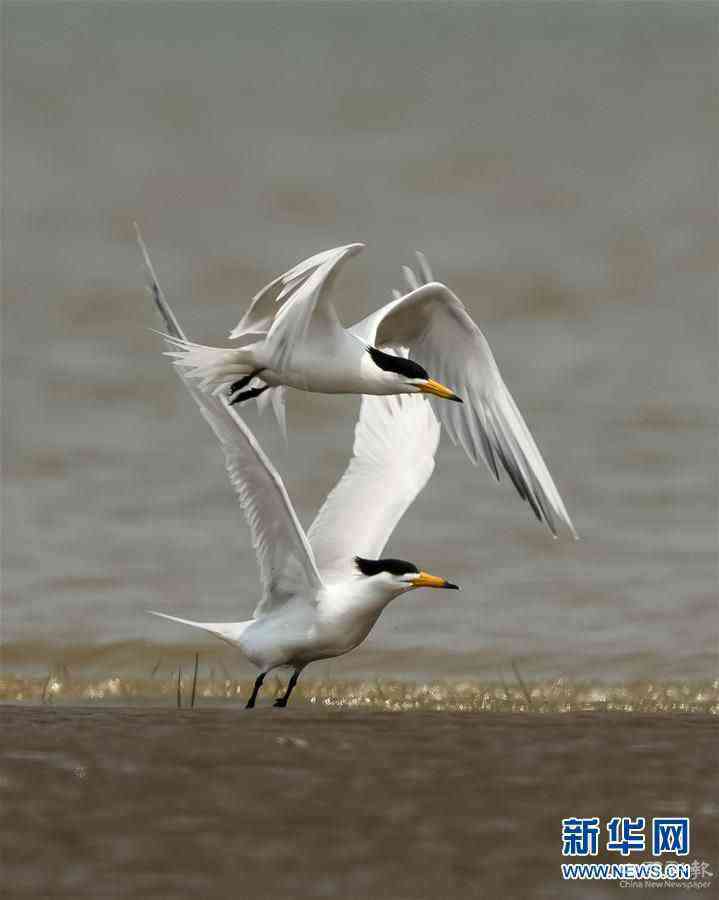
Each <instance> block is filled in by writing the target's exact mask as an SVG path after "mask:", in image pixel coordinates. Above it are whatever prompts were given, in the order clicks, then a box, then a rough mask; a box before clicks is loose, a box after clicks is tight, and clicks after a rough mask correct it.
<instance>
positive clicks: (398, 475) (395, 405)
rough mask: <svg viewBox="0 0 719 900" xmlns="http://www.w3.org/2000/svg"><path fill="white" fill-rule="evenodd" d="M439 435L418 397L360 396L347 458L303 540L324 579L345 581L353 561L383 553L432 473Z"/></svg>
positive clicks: (427, 408) (434, 420) (429, 411)
mask: <svg viewBox="0 0 719 900" xmlns="http://www.w3.org/2000/svg"><path fill="white" fill-rule="evenodd" d="M439 431H440V428H439V422H438V421H437V418H436V416H435V415H434V412H433V411H432V407H431V405H430V403H429V402H428V401H427V400H426V399H425V398H424V397H422V396H420V395H417V394H406V395H402V396H388V397H371V396H366V395H365V396H363V397H362V406H361V408H360V415H359V420H358V421H357V426H356V428H355V440H354V449H353V456H352V459H351V460H350V464H349V466H348V467H347V471H346V472H345V473H344V475H343V476H342V478H341V479H340V480H339V482H338V483H337V485H336V486H335V487H334V489H333V490H332V491H331V493H330V494H329V496H328V497H327V499H326V500H325V502H324V504H323V506H322V508H321V509H320V511H319V513H318V514H317V518H316V519H315V521H314V522H313V523H312V527H311V528H310V530H309V532H308V535H307V536H308V538H309V541H310V544H311V545H312V549H313V550H314V553H315V559H316V560H317V565H318V568H319V570H320V572H321V573H322V576H323V577H325V578H327V577H329V578H341V577H347V575H349V574H351V572H352V571H353V570H354V565H353V559H354V557H355V556H364V557H366V558H368V559H378V558H379V557H380V556H381V554H382V550H383V549H384V546H385V544H386V543H387V541H388V540H389V537H390V535H391V534H392V532H393V531H394V529H395V527H396V525H397V523H398V522H399V520H400V519H401V518H402V516H403V515H404V513H405V512H406V510H407V508H408V507H409V506H410V504H411V503H412V501H413V500H414V498H415V497H416V496H417V494H419V492H420V491H421V490H422V488H423V487H424V486H425V484H426V483H427V481H428V480H429V477H430V475H431V474H432V470H433V469H434V454H435V452H436V450H437V444H438V443H439Z"/></svg>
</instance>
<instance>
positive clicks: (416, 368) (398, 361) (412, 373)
mask: <svg viewBox="0 0 719 900" xmlns="http://www.w3.org/2000/svg"><path fill="white" fill-rule="evenodd" d="M367 352H368V353H369V355H370V356H371V357H372V361H373V362H374V364H375V365H376V366H379V368H380V369H384V371H385V372H396V373H397V375H404V377H405V378H422V379H423V380H424V381H427V379H428V378H429V374H428V373H427V370H426V369H423V368H422V366H420V365H419V363H416V362H414V361H413V360H411V359H407V358H406V357H404V356H392V355H391V354H390V353H383V352H382V351H381V350H378V349H377V348H376V347H367Z"/></svg>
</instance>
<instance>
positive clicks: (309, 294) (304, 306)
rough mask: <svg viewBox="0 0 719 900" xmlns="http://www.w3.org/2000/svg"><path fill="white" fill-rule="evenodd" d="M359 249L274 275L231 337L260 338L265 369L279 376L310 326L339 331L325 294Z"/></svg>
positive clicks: (332, 253)
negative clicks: (256, 335) (342, 266)
mask: <svg viewBox="0 0 719 900" xmlns="http://www.w3.org/2000/svg"><path fill="white" fill-rule="evenodd" d="M363 247H364V244H348V245H347V246H346V247H335V248H334V249H332V250H325V251H324V252H323V253H317V254H316V255H315V256H311V257H310V258H309V259H306V260H303V261H302V262H300V263H298V264H297V265H296V266H294V268H292V269H290V270H289V272H285V274H284V275H280V277H279V278H276V279H275V280H274V281H273V282H271V283H270V284H268V285H267V287H265V288H263V289H262V290H261V291H260V293H259V294H257V296H256V297H255V298H254V300H253V301H252V304H251V306H250V308H249V309H248V310H247V312H246V313H245V315H244V316H243V318H242V320H241V321H240V323H239V324H238V325H237V327H236V328H235V329H234V330H233V331H232V332H230V337H231V338H239V337H243V336H245V335H246V334H257V333H265V334H266V337H265V347H264V351H265V354H266V355H268V358H269V367H271V368H272V369H274V370H275V371H278V372H281V371H283V370H285V369H287V368H289V367H290V366H291V362H292V355H293V352H294V350H295V348H296V347H298V346H301V345H302V343H303V341H304V339H305V337H306V336H307V333H308V330H309V328H310V324H311V325H312V329H313V331H314V332H316V333H317V334H323V333H327V334H332V333H333V332H334V331H335V330H336V329H339V328H340V327H341V326H340V323H339V319H338V318H337V313H336V311H335V308H334V306H333V305H332V302H331V301H330V289H331V287H332V283H333V282H334V279H335V276H336V275H337V273H338V271H339V268H340V266H341V263H342V262H344V261H345V260H346V259H348V258H349V257H350V256H354V255H355V254H357V253H359V252H360V250H362V249H363Z"/></svg>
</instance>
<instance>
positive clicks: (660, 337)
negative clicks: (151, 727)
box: [2, 3, 719, 852]
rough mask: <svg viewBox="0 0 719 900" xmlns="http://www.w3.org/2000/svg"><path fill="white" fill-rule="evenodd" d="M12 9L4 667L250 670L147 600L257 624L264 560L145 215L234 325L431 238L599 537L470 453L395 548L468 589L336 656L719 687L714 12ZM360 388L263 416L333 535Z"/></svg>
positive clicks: (208, 333) (496, 674) (382, 626)
mask: <svg viewBox="0 0 719 900" xmlns="http://www.w3.org/2000/svg"><path fill="white" fill-rule="evenodd" d="M3 17H4V27H5V33H6V36H7V39H6V41H5V44H4V49H3V78H2V81H3V123H2V124H3V128H2V151H3V163H4V175H5V186H4V201H3V231H4V247H3V272H2V288H3V307H4V312H3V326H4V327H3V361H2V362H3V394H4V407H5V410H4V416H3V429H4V431H3V435H4V438H3V439H4V445H3V476H4V478H3V492H4V493H3V506H4V516H3V519H4V527H3V605H2V636H3V641H4V645H5V647H4V654H3V667H4V669H5V672H6V674H8V675H12V676H13V677H14V676H17V677H18V678H24V677H26V676H27V677H34V678H36V679H40V680H39V681H38V682H37V683H38V684H40V685H42V684H44V683H45V678H46V676H47V673H48V672H50V673H51V675H52V677H55V674H56V673H57V672H60V673H61V674H62V672H63V667H65V669H67V670H69V672H70V675H71V676H72V677H75V678H80V679H83V678H84V679H86V680H87V683H96V681H97V680H98V679H99V680H100V681H102V680H103V679H108V678H113V677H117V678H121V679H122V678H125V677H129V676H130V675H132V676H133V677H135V678H146V677H148V676H149V673H150V672H151V671H152V669H153V667H154V666H155V665H156V663H157V661H158V659H160V660H161V663H160V665H159V670H160V674H161V677H164V678H166V679H167V680H168V683H169V682H170V680H171V679H172V678H173V677H174V676H173V674H172V673H173V672H176V670H177V666H178V665H179V664H182V665H183V668H184V670H185V671H186V672H187V671H188V669H189V668H190V667H191V665H192V660H193V656H194V652H195V651H196V650H199V651H200V653H201V659H202V664H203V666H205V665H206V668H204V669H203V673H204V674H203V676H202V677H207V678H209V677H210V675H209V666H210V665H211V664H214V663H213V662H212V657H213V654H220V655H221V654H222V653H224V654H225V655H224V656H222V657H221V658H222V660H223V663H224V664H225V665H226V666H227V667H228V672H229V674H228V676H227V677H228V678H229V679H230V680H232V679H247V678H248V677H249V676H250V670H249V667H244V668H243V666H244V664H243V663H242V662H241V661H240V660H238V659H237V658H236V657H235V656H233V655H227V653H226V652H225V650H223V649H222V648H220V647H219V646H215V645H213V644H210V643H209V639H208V640H207V641H205V640H204V639H202V638H198V639H197V641H196V642H193V637H194V636H192V635H189V634H188V633H187V632H186V631H184V630H182V629H181V628H180V627H179V626H174V625H170V624H168V623H166V622H160V621H158V620H154V619H151V618H150V617H148V616H147V615H146V614H145V610H146V609H148V608H156V609H162V610H166V611H169V612H175V613H177V614H179V615H190V616H194V617H196V618H207V619H214V620H221V619H243V618H247V617H248V616H249V614H250V613H251V610H252V609H253V607H254V604H255V602H256V599H257V597H258V581H257V570H256V564H255V560H254V556H253V552H252V549H251V546H250V541H249V535H248V531H247V529H246V527H245V525H244V523H243V521H242V516H241V513H240V510H239V508H238V506H237V504H236V502H235V500H234V498H233V496H232V494H231V491H230V489H229V487H228V485H227V483H226V478H225V474H224V471H223V465H222V460H221V455H220V453H219V451H218V449H217V448H216V446H215V443H214V438H213V437H212V435H211V434H210V433H209V431H208V429H207V428H206V426H205V424H204V422H203V421H202V420H201V418H200V416H199V415H198V413H197V411H196V410H195V409H194V408H193V406H192V403H191V401H190V400H189V398H188V397H187V396H185V394H184V393H183V390H182V387H181V385H180V384H179V383H178V382H177V380H176V379H175V377H174V375H173V373H172V371H171V369H170V367H169V366H168V364H167V363H166V361H165V360H163V359H162V357H161V356H160V354H159V350H160V347H159V343H158V340H157V339H156V337H155V336H154V335H152V334H151V333H150V332H149V331H148V327H150V326H155V325H156V324H157V322H156V320H155V318H154V314H153V311H152V309H151V307H150V304H149V301H148V299H147V296H146V294H145V291H144V281H143V275H142V271H141V266H140V260H139V257H138V253H137V249H136V247H135V246H134V243H133V232H132V224H131V223H132V221H133V219H137V220H138V221H139V222H140V223H141V225H142V227H143V229H144V232H145V237H146V239H147V241H148V243H149V245H150V248H151V251H152V253H153V256H154V260H155V263H156V267H157V270H158V273H159V275H160V278H161V280H162V282H163V284H164V287H165V290H166V292H167V294H168V296H169V297H170V298H171V300H172V301H173V302H174V304H175V307H176V310H177V313H178V316H179V317H180V319H181V321H182V322H183V324H184V325H185V326H186V328H187V330H188V332H189V333H190V335H191V336H193V337H195V338H197V339H199V340H208V341H218V340H219V339H221V338H222V337H223V336H224V335H225V334H226V332H227V331H228V330H229V329H230V328H231V327H232V326H233V325H234V324H235V323H236V321H237V320H238V319H239V317H240V315H241V313H242V311H243V309H244V308H245V306H246V304H247V302H248V299H249V297H250V296H251V295H252V294H253V293H255V291H257V290H258V289H259V287H260V286H262V284H263V283H264V282H265V281H266V280H268V279H269V278H270V277H271V276H273V275H274V274H276V273H278V272H280V271H282V270H284V269H285V268H287V267H288V266H289V265H290V264H292V263H293V262H294V261H296V260H297V259H298V258H301V257H302V256H304V255H307V254H309V253H311V252H315V251H317V250H319V249H322V248H325V247H328V246H332V245H334V244H337V243H340V242H341V243H345V242H348V241H355V240H365V241H367V242H368V247H367V250H366V251H365V253H364V254H363V255H362V256H360V257H358V258H357V259H356V260H353V261H352V262H351V263H350V265H349V266H348V268H347V270H346V273H345V274H343V276H342V279H341V281H340V282H339V286H338V306H339V308H340V310H341V313H342V315H344V316H345V317H346V319H347V320H350V319H355V318H358V317H360V316H361V315H362V314H363V313H364V312H365V311H366V310H368V309H369V308H371V307H373V306H375V305H377V304H378V303H380V302H382V301H383V300H385V299H386V298H387V297H388V292H389V290H390V289H391V288H392V287H393V286H394V285H396V284H397V282H398V279H399V274H400V265H401V264H402V263H406V262H410V261H411V254H412V251H413V250H414V249H415V248H421V249H423V250H424V251H425V252H426V253H427V255H428V256H429V259H430V261H431V262H432V264H433V265H434V267H435V269H436V273H437V275H438V276H439V277H440V278H442V279H444V280H446V281H447V283H448V284H449V285H450V286H452V287H453V288H454V289H455V290H456V291H457V292H458V293H459V294H460V295H461V297H462V298H463V299H464V301H465V302H466V304H467V306H468V307H469V308H470V310H471V312H472V313H473V315H474V316H475V317H476V319H477V320H478V321H479V322H480V323H481V325H482V327H483V328H484V330H485V332H486V334H487V336H488V338H489V340H490V341H491V344H492V346H493V348H494V351H495V354H496V357H497V359H498V362H499V364H500V366H501V368H502V371H503V373H504V375H505V378H506V381H507V383H508V385H509V386H510V388H511V390H512V392H513V394H514V396H515V398H516V400H517V402H518V405H519V406H520V408H521V409H522V410H523V411H524V413H525V415H526V418H527V420H528V422H529V423H530V425H531V427H532V429H533V432H534V434H535V436H536V438H537V441H538V443H539V445H540V447H541V448H542V450H543V452H544V453H545V456H546V458H547V460H548V462H549V465H550V468H551V470H552V472H553V474H554V476H555V478H556V480H557V483H558V485H559V487H560V490H561V492H562V494H563V496H564V498H565V500H566V503H567V506H568V508H569V510H570V512H571V513H572V515H573V518H574V521H575V523H576V525H577V528H578V530H579V532H580V533H581V535H582V541H581V542H580V543H577V544H575V543H572V542H570V541H568V540H566V539H564V540H561V541H558V542H553V541H552V539H551V537H550V536H549V534H548V533H545V532H544V531H543V530H542V528H541V527H540V526H539V525H538V524H537V523H536V522H534V521H533V519H532V517H531V515H530V513H529V511H528V509H527V507H526V506H525V505H523V504H522V502H521V501H520V500H519V498H518V497H516V496H515V495H514V493H513V491H512V489H511V486H509V485H507V484H502V485H499V486H497V485H495V484H494V483H493V482H492V481H491V480H490V478H489V476H488V473H487V472H486V471H484V470H483V469H473V468H472V467H471V466H470V465H469V463H468V462H467V461H466V460H465V459H464V457H463V455H462V453H461V452H460V451H459V450H457V449H456V448H454V447H453V446H451V445H450V444H449V443H448V442H447V441H443V443H442V446H441V448H440V453H439V457H438V465H437V470H436V474H435V476H434V477H433V479H432V481H431V483H430V484H429V486H428V487H427V489H426V490H425V491H424V493H423V494H422V496H421V497H420V498H419V500H418V501H417V503H416V504H415V506H414V507H413V508H412V510H411V511H410V512H409V513H408V515H407V516H406V517H405V519H404V520H403V521H402V523H401V525H400V526H399V528H398V529H397V531H396V533H395V535H394V536H393V538H392V541H391V544H390V547H389V551H390V552H391V554H392V555H397V556H401V557H404V558H410V559H412V560H414V561H416V562H417V563H418V564H420V565H421V566H422V567H423V568H426V569H429V570H430V571H434V570H436V571H438V572H441V573H443V574H445V575H446V576H447V577H451V578H452V580H454V581H457V582H459V583H461V584H462V585H463V587H464V591H463V592H462V593H461V594H458V593H452V594H449V595H448V594H441V593H440V592H433V591H423V592H417V593H414V594H412V595H410V596H407V597H404V598H402V599H400V600H398V601H396V602H395V603H394V604H393V605H392V606H391V607H390V608H389V609H388V611H387V612H386V613H385V614H384V615H383V617H382V619H381V620H380V622H379V624H378V626H377V628H376V629H375V631H374V632H373V634H372V635H371V637H370V639H369V642H368V644H367V645H366V647H364V648H362V649H361V650H360V651H358V652H357V653H356V654H353V655H352V656H350V657H347V658H346V659H344V660H337V661H333V662H331V663H322V664H318V665H317V666H315V667H314V673H312V670H309V672H308V677H310V678H311V677H314V678H315V679H316V680H320V681H322V680H324V681H333V680H335V681H336V680H338V679H339V680H342V679H351V678H368V677H372V678H374V677H380V676H381V677H382V678H386V677H391V678H404V679H409V680H410V681H412V682H416V683H418V684H424V683H434V682H436V681H442V680H445V679H449V680H454V681H456V680H457V679H459V680H461V679H466V678H476V679H480V680H488V681H490V682H491V683H493V684H501V680H502V679H504V680H506V681H507V682H509V683H510V686H511V687H512V689H514V688H515V687H516V681H515V679H514V676H513V672H512V669H511V662H512V660H516V661H517V662H518V664H519V667H520V670H521V672H522V673H523V675H524V677H525V678H526V679H527V680H528V681H530V682H533V681H536V680H537V679H539V681H540V682H541V683H552V681H553V680H556V679H565V680H566V679H568V680H569V681H570V682H572V683H577V684H578V683H580V682H581V683H584V684H595V685H596V684H600V683H606V682H632V681H642V682H644V683H647V682H653V681H656V680H657V679H659V680H661V679H665V680H668V681H670V682H672V683H676V684H680V683H690V682H691V683H692V684H704V683H711V682H712V679H714V678H716V666H715V659H716V656H715V653H716V640H717V569H716V551H717V546H716V543H717V531H716V525H717V507H716V496H717V491H716V488H717V476H716V471H717V470H716V450H717V442H716V423H717V367H716V344H717V328H716V326H717V319H716V267H717V262H718V260H719V250H718V248H719V231H718V230H717V218H716V190H715V188H716V184H715V149H716V137H717V105H716V96H717V94H716V83H715V79H716V50H717V46H716V44H717V41H716V28H715V26H716V7H714V6H711V5H707V6H704V5H701V4H686V5H685V4H675V5H651V4H634V5H630V4H602V5H595V6H592V5H588V4H582V5H581V6H580V5H578V4H562V3H556V4H536V5H519V4H507V5H499V6H495V5H490V4H465V5H452V4H449V3H442V4H439V3H437V4H432V5H426V4H422V5H403V4H392V5H389V4H379V5H373V4H366V3H363V4H353V5H350V4H338V5H330V4H315V5H306V4H293V5H291V6H290V5H279V4H274V3H273V4H262V5H252V4H244V3H237V4H225V5H217V4H212V3H198V4H172V5H168V4H148V3H143V4H134V3H121V4H120V3H106V4H85V3H83V4H79V3H78V4H73V3H62V4H47V5H42V4H35V3H29V4H28V3H25V4H13V3H6V4H4V5H3ZM356 405H357V404H356V401H355V400H353V399H351V398H350V399H348V398H329V399H328V398H317V397H311V396H308V395H298V394H294V395H292V396H291V397H290V400H289V426H290V435H291V438H290V445H289V449H288V450H285V449H284V448H283V447H282V444H281V441H280V440H279V439H278V436H277V433H276V429H275V427H274V424H273V422H272V421H270V420H269V419H266V420H258V418H257V416H256V414H255V412H254V411H250V412H249V413H248V417H249V419H250V421H251V424H252V427H253V428H256V430H257V434H258V436H259V438H260V440H261V442H262V443H263V445H264V446H265V447H266V448H267V450H268V452H269V453H270V454H271V456H272V459H273V460H274V461H275V462H276V464H277V465H278V467H279V469H280V470H281V472H282V474H283V477H284V478H285V479H286V482H287V486H288V490H289V492H290V495H291V496H292V498H293V501H294V502H295V503H296V506H297V509H298V512H299V515H300V517H301V519H302V521H303V522H304V523H306V524H309V522H310V521H311V519H312V516H313V515H314V511H315V510H316V509H317V507H318V505H319V503H320V502H321V500H322V498H323V497H324V496H325V494H326V492H327V491H328V490H329V489H330V487H331V486H332V484H333V483H334V480H335V479H336V478H337V477H338V475H339V473H340V472H341V471H342V469H343V467H344V466H345V465H346V461H347V457H348V453H349V450H350V447H351V436H352V427H353V417H354V415H355V412H356ZM379 489H380V490H381V486H380V488H379ZM368 502H371V498H368ZM133 653H134V654H135V655H134V656H133V655H132V654H133ZM103 654H104V655H103ZM164 654H169V655H170V657H171V659H166V660H165V661H164V662H162V659H163V655H164ZM173 654H174V655H173ZM217 668H218V671H219V663H218V664H217ZM310 673H312V674H311V675H310ZM218 677H219V676H218ZM38 690H39V689H38ZM7 696H8V697H9V696H11V695H10V694H8V695H7ZM218 827H219V826H218ZM268 827H269V826H268ZM427 840H430V841H431V840H433V838H432V837H431V836H429V837H427ZM420 844H421V842H420ZM418 846H420V845H418ZM118 852H121V851H120V850H118Z"/></svg>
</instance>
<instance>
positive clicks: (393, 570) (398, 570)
mask: <svg viewBox="0 0 719 900" xmlns="http://www.w3.org/2000/svg"><path fill="white" fill-rule="evenodd" d="M355 564H356V565H357V568H358V569H359V570H360V572H361V573H362V574H363V575H379V573H380V572H389V574H390V575H407V574H408V573H409V572H419V569H418V568H417V566H415V564H414V563H411V562H407V560H406V559H363V558H362V557H361V556H355Z"/></svg>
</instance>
